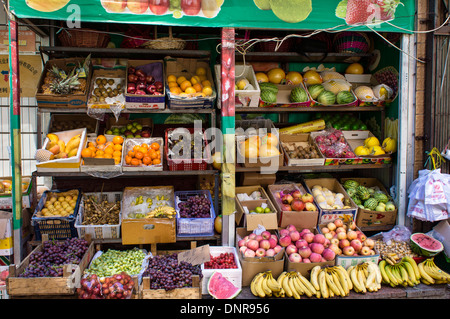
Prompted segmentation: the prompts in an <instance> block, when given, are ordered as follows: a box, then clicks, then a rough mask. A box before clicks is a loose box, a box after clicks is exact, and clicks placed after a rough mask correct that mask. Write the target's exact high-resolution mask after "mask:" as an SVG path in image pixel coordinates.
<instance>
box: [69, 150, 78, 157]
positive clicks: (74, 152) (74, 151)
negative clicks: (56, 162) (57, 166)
mask: <svg viewBox="0 0 450 319" xmlns="http://www.w3.org/2000/svg"><path fill="white" fill-rule="evenodd" d="M77 153H78V148H73V149H71V150H70V152H69V153H68V154H67V157H74V156H77Z"/></svg>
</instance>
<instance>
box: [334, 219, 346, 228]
mask: <svg viewBox="0 0 450 319" xmlns="http://www.w3.org/2000/svg"><path fill="white" fill-rule="evenodd" d="M333 223H334V224H335V225H336V227H342V226H344V222H343V220H342V219H339V218H338V219H335V220H334V222H333Z"/></svg>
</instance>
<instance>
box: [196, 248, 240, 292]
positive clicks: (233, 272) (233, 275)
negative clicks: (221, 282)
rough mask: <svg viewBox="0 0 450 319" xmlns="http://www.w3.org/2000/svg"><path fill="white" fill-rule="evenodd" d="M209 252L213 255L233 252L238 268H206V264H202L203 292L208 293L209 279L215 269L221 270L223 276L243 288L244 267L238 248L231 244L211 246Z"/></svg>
mask: <svg viewBox="0 0 450 319" xmlns="http://www.w3.org/2000/svg"><path fill="white" fill-rule="evenodd" d="M209 253H210V255H211V256H212V257H217V256H219V255H220V254H221V253H232V254H233V255H234V260H235V262H236V266H237V267H238V268H232V269H205V264H201V269H202V274H203V279H202V294H207V293H208V281H209V278H211V276H212V274H213V273H214V272H215V271H219V272H220V273H221V274H222V276H224V277H225V278H226V279H228V280H229V281H231V283H232V284H233V285H235V286H236V287H237V288H242V267H241V263H240V261H239V257H238V255H237V250H236V248H235V247H229V246H210V247H209Z"/></svg>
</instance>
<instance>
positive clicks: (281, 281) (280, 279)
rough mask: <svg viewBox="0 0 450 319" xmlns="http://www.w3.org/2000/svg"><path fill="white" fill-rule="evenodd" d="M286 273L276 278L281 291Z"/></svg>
mask: <svg viewBox="0 0 450 319" xmlns="http://www.w3.org/2000/svg"><path fill="white" fill-rule="evenodd" d="M286 274H287V272H286V271H283V272H282V273H281V274H280V275H279V276H278V278H277V282H278V284H279V285H280V286H281V289H283V279H284V277H285V276H286Z"/></svg>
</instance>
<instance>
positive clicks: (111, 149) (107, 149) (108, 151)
mask: <svg viewBox="0 0 450 319" xmlns="http://www.w3.org/2000/svg"><path fill="white" fill-rule="evenodd" d="M104 152H105V153H106V154H112V153H114V148H113V147H112V146H108V147H107V148H105V150H104Z"/></svg>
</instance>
